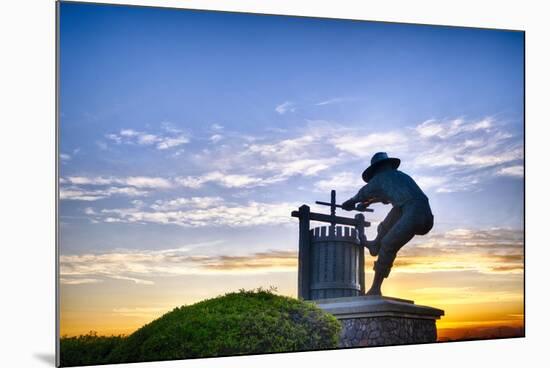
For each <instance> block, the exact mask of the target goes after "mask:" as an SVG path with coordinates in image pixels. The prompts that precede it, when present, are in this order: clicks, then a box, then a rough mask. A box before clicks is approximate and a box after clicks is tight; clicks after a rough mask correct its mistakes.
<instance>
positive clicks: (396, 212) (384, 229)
mask: <svg viewBox="0 0 550 368" xmlns="http://www.w3.org/2000/svg"><path fill="white" fill-rule="evenodd" d="M401 214H402V211H401V208H399V207H393V208H392V209H391V210H390V212H388V215H387V216H386V218H385V219H384V221H382V222H381V223H380V224H379V225H378V228H377V230H378V233H377V234H376V238H375V239H374V240H372V241H371V242H367V248H369V252H370V254H371V256H376V255H378V253H379V251H380V246H381V244H380V241H381V239H382V238H384V236H386V234H387V233H388V231H389V230H390V229H391V228H392V227H393V226H394V225H395V224H396V223H397V221H399V219H400V218H401Z"/></svg>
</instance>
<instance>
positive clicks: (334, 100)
mask: <svg viewBox="0 0 550 368" xmlns="http://www.w3.org/2000/svg"><path fill="white" fill-rule="evenodd" d="M357 100H358V98H356V97H335V98H330V99H328V100H324V101H321V102H318V103H316V104H315V105H316V106H325V105H333V104H338V103H342V102H351V101H357Z"/></svg>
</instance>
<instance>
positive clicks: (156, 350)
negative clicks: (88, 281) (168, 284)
mask: <svg viewBox="0 0 550 368" xmlns="http://www.w3.org/2000/svg"><path fill="white" fill-rule="evenodd" d="M339 333H340V324H339V323H338V321H337V320H336V318H334V316H332V315H330V314H328V313H325V312H323V311H322V310H321V309H319V308H318V307H317V306H315V304H313V303H311V302H304V301H300V300H297V299H293V298H288V297H283V296H278V295H275V294H273V293H272V291H271V290H263V289H258V290H254V291H244V290H241V291H239V292H237V293H230V294H226V295H224V296H221V297H217V298H213V299H208V300H204V301H202V302H199V303H196V304H193V305H190V306H183V307H180V308H175V309H174V310H172V311H171V312H168V313H166V314H165V315H163V316H162V317H160V318H158V319H156V320H154V321H152V322H151V323H148V324H146V325H145V326H143V327H141V328H140V329H138V330H137V331H136V332H134V333H133V334H131V335H129V336H127V337H122V336H111V337H104V336H97V335H96V334H95V333H90V334H88V335H83V336H79V337H68V338H67V337H66V338H62V339H61V365H62V366H76V365H91V364H109V363H129V362H145V361H154V360H172V359H185V358H198V357H212V356H227V355H239V354H257V353H272V352H289V351H303V350H317V349H328V348H335V347H336V346H337V344H338V336H339Z"/></svg>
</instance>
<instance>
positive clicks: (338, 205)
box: [315, 201, 374, 212]
mask: <svg viewBox="0 0 550 368" xmlns="http://www.w3.org/2000/svg"><path fill="white" fill-rule="evenodd" d="M315 203H316V204H321V205H323V206H332V204H330V203H328V202H323V201H315ZM334 207H338V208H344V207H342V205H341V204H335V205H334ZM353 211H360V212H374V210H373V209H372V208H365V209H364V210H357V209H354V210H353Z"/></svg>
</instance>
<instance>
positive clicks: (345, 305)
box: [316, 296, 444, 347]
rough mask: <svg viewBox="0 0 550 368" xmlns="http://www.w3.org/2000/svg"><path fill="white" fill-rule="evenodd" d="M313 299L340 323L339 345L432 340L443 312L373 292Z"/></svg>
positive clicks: (395, 343) (389, 343)
mask: <svg viewBox="0 0 550 368" xmlns="http://www.w3.org/2000/svg"><path fill="white" fill-rule="evenodd" d="M316 303H317V304H318V305H319V307H321V308H322V309H324V310H325V311H327V312H329V313H331V314H333V315H334V316H335V317H336V318H338V320H339V321H340V323H341V324H342V332H341V334H340V346H341V347H356V346H384V345H399V344H419V343H426V342H435V341H436V340H437V329H436V325H435V321H436V320H437V319H439V318H440V317H441V316H442V315H443V314H444V312H443V311H442V310H440V309H436V308H432V307H426V306H421V305H416V304H414V302H413V301H410V300H404V299H397V298H388V297H373V296H357V297H346V298H334V299H321V300H317V301H316Z"/></svg>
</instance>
